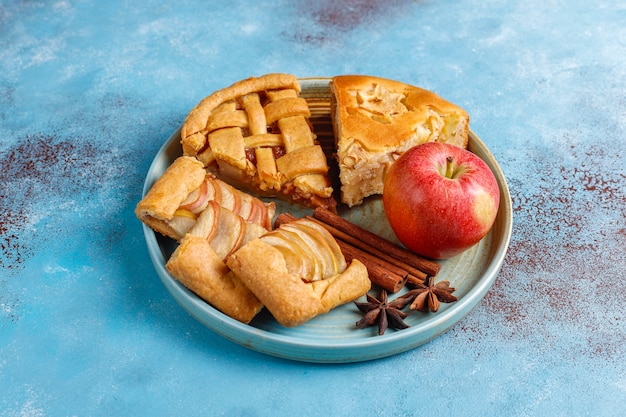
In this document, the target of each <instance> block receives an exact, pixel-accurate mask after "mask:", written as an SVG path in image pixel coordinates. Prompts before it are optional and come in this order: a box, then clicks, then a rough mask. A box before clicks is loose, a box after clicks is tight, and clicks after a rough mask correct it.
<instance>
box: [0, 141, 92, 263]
mask: <svg viewBox="0 0 626 417" xmlns="http://www.w3.org/2000/svg"><path fill="white" fill-rule="evenodd" d="M99 153H100V151H99V149H98V148H97V147H96V146H94V145H93V143H92V142H91V141H88V140H82V141H81V140H72V141H71V142H70V141H67V140H58V139H57V138H56V137H54V136H51V135H44V134H40V135H34V136H28V137H26V138H25V139H23V140H20V141H18V143H17V146H15V147H13V148H9V149H7V150H5V151H4V152H3V153H2V154H0V166H2V169H1V170H0V270H5V271H12V270H19V269H20V268H21V267H22V266H23V264H24V262H25V261H26V260H27V259H29V258H30V257H31V256H32V254H33V248H32V247H31V246H32V245H31V244H30V243H32V242H29V241H27V240H28V239H25V238H24V232H25V230H26V228H28V227H29V225H30V224H32V222H33V220H34V219H33V218H32V216H34V215H35V213H36V215H37V216H41V215H42V213H41V210H37V208H38V207H41V205H42V204H43V202H46V201H48V199H50V198H51V197H54V196H56V197H61V199H62V198H63V197H65V198H67V199H72V198H73V195H74V194H75V193H77V192H78V191H79V190H81V189H84V188H85V187H87V188H93V187H95V186H96V185H95V184H92V181H91V180H90V173H93V172H94V169H93V168H94V167H93V165H94V164H95V161H96V160H97V158H98V155H99Z"/></svg>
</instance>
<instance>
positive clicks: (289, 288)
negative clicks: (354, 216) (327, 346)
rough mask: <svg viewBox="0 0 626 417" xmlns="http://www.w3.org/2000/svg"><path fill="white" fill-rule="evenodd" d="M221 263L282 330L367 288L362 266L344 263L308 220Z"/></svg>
mask: <svg viewBox="0 0 626 417" xmlns="http://www.w3.org/2000/svg"><path fill="white" fill-rule="evenodd" d="M227 265H228V266H229V267H230V268H231V269H232V271H233V272H235V274H236V275H237V276H238V277H239V278H240V279H241V281H243V283H244V284H245V285H246V286H247V287H248V288H249V289H250V290H251V291H252V292H253V293H254V294H255V295H256V297H257V298H258V299H259V300H260V301H261V302H262V303H263V304H264V305H265V307H266V308H267V309H268V310H269V311H270V313H272V315H273V316H274V318H275V319H276V321H278V322H279V323H280V324H282V325H283V326H287V327H291V326H296V325H298V324H301V323H303V322H305V321H308V320H310V319H311V318H313V317H315V316H317V315H320V314H324V313H327V312H328V311H330V310H331V309H333V308H334V307H337V306H339V305H341V304H345V303H347V302H350V301H352V300H355V299H357V298H358V297H360V296H362V295H364V294H365V293H366V292H367V291H368V290H369V289H370V287H371V282H370V280H369V278H368V274H367V269H366V267H365V266H364V265H363V264H362V263H361V262H360V261H358V260H356V259H354V260H352V262H351V263H350V264H349V265H347V263H346V260H345V258H344V256H343V253H342V252H341V250H340V249H339V246H338V244H337V242H336V241H335V239H334V238H333V237H332V235H331V234H330V233H329V232H328V231H327V230H326V229H325V228H324V227H322V226H320V225H319V224H317V223H315V222H313V221H311V220H308V219H298V220H295V221H292V222H289V223H284V224H281V225H280V226H279V227H278V228H276V229H274V230H273V231H271V232H268V233H266V234H264V235H262V236H261V237H259V238H257V239H253V240H251V241H250V242H248V243H247V244H245V245H244V246H242V247H241V248H240V249H239V250H237V251H236V252H235V253H233V254H232V255H231V256H230V257H229V258H228V260H227Z"/></svg>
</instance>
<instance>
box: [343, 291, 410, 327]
mask: <svg viewBox="0 0 626 417" xmlns="http://www.w3.org/2000/svg"><path fill="white" fill-rule="evenodd" d="M366 295H367V302H365V303H361V302H357V301H355V302H354V304H356V306H357V307H358V308H359V310H361V312H362V313H364V315H363V318H362V319H361V320H359V321H357V323H356V326H357V327H358V328H359V329H364V328H366V327H369V326H373V325H374V324H376V323H378V334H379V335H381V336H382V335H383V334H385V330H387V328H388V327H392V328H394V329H406V328H407V327H409V325H408V324H406V323H405V322H404V319H405V318H407V317H408V314H407V313H405V312H403V311H402V309H403V308H405V307H406V306H407V305H408V304H409V303H410V302H411V300H412V299H411V298H405V297H398V298H396V299H395V300H393V301H388V300H387V291H385V290H382V291H381V292H380V299H376V298H375V297H373V296H371V295H369V294H366Z"/></svg>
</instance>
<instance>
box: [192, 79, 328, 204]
mask: <svg viewBox="0 0 626 417" xmlns="http://www.w3.org/2000/svg"><path fill="white" fill-rule="evenodd" d="M299 93H300V85H299V83H298V80H297V79H296V77H295V76H293V75H289V74H267V75H264V76H261V77H258V78H248V79H246V80H242V81H239V82H237V83H235V84H233V85H231V86H229V87H226V88H224V89H221V90H218V91H216V92H214V93H213V94H211V95H209V96H208V97H206V98H204V99H203V100H202V101H201V102H200V103H199V104H198V105H197V106H196V107H195V108H194V109H193V110H191V112H190V113H189V114H188V116H187V118H186V120H185V122H184V124H183V127H182V130H181V143H182V147H183V153H184V155H190V156H195V157H196V158H197V159H198V160H200V161H201V162H202V163H203V164H204V166H205V167H206V168H207V169H208V170H209V171H212V172H215V173H216V175H217V176H218V177H220V178H222V179H225V180H226V181H228V182H230V183H231V184H233V185H235V186H238V187H243V188H246V189H247V190H249V191H252V192H256V193H257V194H259V195H262V196H276V197H281V198H283V199H286V200H288V201H292V202H297V203H301V204H303V205H305V206H308V207H312V208H315V207H326V208H329V209H331V210H334V209H335V206H336V204H337V203H336V201H335V200H334V198H333V189H332V186H331V183H330V181H329V179H328V163H327V160H326V155H325V154H324V151H323V150H322V148H321V146H320V145H319V144H318V143H317V142H316V136H315V134H314V133H313V131H312V127H311V124H310V122H309V117H310V110H309V107H308V104H307V102H306V100H305V99H304V98H301V97H300V96H299Z"/></svg>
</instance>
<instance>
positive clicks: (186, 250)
mask: <svg viewBox="0 0 626 417" xmlns="http://www.w3.org/2000/svg"><path fill="white" fill-rule="evenodd" d="M166 268H167V270H168V271H169V272H170V274H172V276H174V277H175V278H176V279H177V280H178V281H180V282H181V283H182V284H183V285H184V286H185V287H187V288H188V289H189V290H191V291H193V292H194V293H196V294H197V295H198V296H199V297H200V298H202V299H204V300H205V301H207V302H208V303H209V304H211V305H212V306H213V307H215V308H217V309H218V310H220V311H221V312H223V313H224V314H226V315H228V316H230V317H232V318H234V319H235V320H239V321H241V322H243V323H249V322H250V320H252V319H253V318H254V316H255V315H256V314H257V313H258V312H259V311H261V309H262V308H263V305H262V304H261V302H260V301H259V300H258V299H257V298H256V297H255V296H254V294H252V292H250V290H248V288H247V287H246V286H245V285H244V284H243V283H242V282H241V280H240V279H239V278H238V277H237V276H236V275H235V274H234V273H233V272H232V271H230V269H229V268H228V267H227V266H226V264H225V263H224V261H223V259H221V258H220V257H219V256H218V255H217V254H216V252H215V251H214V250H213V248H212V247H211V245H210V243H209V242H208V241H207V240H206V239H205V238H202V237H198V236H194V235H192V234H188V235H186V236H185V237H184V238H183V239H182V241H181V244H180V245H179V246H178V247H177V248H176V250H175V251H174V253H173V254H172V256H171V257H170V259H169V261H168V262H167V264H166Z"/></svg>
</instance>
